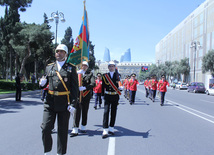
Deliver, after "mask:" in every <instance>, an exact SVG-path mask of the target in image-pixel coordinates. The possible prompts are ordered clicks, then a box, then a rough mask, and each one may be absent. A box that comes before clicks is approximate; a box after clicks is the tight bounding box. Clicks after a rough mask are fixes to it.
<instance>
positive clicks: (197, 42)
mask: <svg viewBox="0 0 214 155" xmlns="http://www.w3.org/2000/svg"><path fill="white" fill-rule="evenodd" d="M200 47H201V45H200V42H199V41H193V42H192V43H191V47H190V48H194V52H195V53H194V68H193V69H194V82H195V66H196V65H195V64H196V52H197V50H198V49H199V48H200Z"/></svg>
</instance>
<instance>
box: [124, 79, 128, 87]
mask: <svg viewBox="0 0 214 155" xmlns="http://www.w3.org/2000/svg"><path fill="white" fill-rule="evenodd" d="M128 84H129V80H128V79H125V80H124V82H123V86H124V88H125V89H127V87H128Z"/></svg>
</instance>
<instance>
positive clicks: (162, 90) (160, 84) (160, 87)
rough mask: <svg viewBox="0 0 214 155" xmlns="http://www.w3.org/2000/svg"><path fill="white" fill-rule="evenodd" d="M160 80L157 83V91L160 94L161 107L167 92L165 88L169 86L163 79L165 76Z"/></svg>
mask: <svg viewBox="0 0 214 155" xmlns="http://www.w3.org/2000/svg"><path fill="white" fill-rule="evenodd" d="M161 78H162V79H161V80H160V81H159V82H158V90H159V91H160V94H161V104H160V105H161V106H163V105H164V100H165V94H166V92H167V88H166V86H169V82H168V81H167V80H166V79H165V76H164V75H162V76H161Z"/></svg>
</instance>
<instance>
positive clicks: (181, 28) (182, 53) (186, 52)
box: [156, 0, 214, 85]
mask: <svg viewBox="0 0 214 155" xmlns="http://www.w3.org/2000/svg"><path fill="white" fill-rule="evenodd" d="M199 44H200V45H199ZM194 46H195V47H196V48H195V47H194ZM211 49H214V0H206V1H205V2H204V3H202V4H201V5H200V6H199V7H198V8H196V9H195V10H194V11H193V12H192V13H191V14H190V15H188V16H187V17H186V18H185V19H184V20H183V21H182V22H181V23H180V24H178V25H177V26H176V27H175V28H174V29H173V30H172V31H171V32H169V33H168V34H167V35H166V36H165V37H164V38H163V39H162V40H161V41H160V42H159V43H158V44H157V45H156V63H164V62H165V61H175V60H178V61H180V60H181V59H183V58H189V63H190V78H189V81H190V82H192V81H194V73H195V81H200V82H204V83H205V85H207V83H208V81H209V79H210V78H211V75H210V73H205V74H203V73H202V58H203V56H204V55H205V54H206V53H207V52H208V51H209V50H211ZM195 51H196V53H195ZM195 55H196V57H195ZM194 62H196V63H195V64H194ZM194 66H195V71H194Z"/></svg>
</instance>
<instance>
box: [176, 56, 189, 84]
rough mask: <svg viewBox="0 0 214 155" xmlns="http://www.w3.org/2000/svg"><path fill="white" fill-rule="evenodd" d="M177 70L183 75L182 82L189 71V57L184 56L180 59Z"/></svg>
mask: <svg viewBox="0 0 214 155" xmlns="http://www.w3.org/2000/svg"><path fill="white" fill-rule="evenodd" d="M178 70H179V73H181V74H182V75H183V82H185V81H186V77H187V75H189V72H190V66H189V58H184V59H181V60H180V62H179V67H178Z"/></svg>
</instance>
